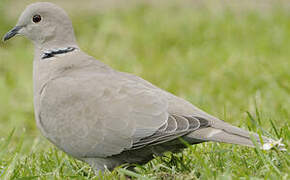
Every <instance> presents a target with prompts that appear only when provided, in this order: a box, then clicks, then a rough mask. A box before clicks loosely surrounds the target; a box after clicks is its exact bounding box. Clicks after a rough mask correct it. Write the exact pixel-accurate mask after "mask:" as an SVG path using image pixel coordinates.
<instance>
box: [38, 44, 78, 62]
mask: <svg viewBox="0 0 290 180" xmlns="http://www.w3.org/2000/svg"><path fill="white" fill-rule="evenodd" d="M70 49H72V50H75V49H79V47H78V45H76V43H65V44H58V45H54V44H49V45H47V46H41V47H39V46H37V45H35V48H34V56H35V60H37V59H39V58H43V56H44V55H45V54H47V53H52V54H53V53H55V54H60V52H62V51H63V53H65V52H71V51H70Z"/></svg>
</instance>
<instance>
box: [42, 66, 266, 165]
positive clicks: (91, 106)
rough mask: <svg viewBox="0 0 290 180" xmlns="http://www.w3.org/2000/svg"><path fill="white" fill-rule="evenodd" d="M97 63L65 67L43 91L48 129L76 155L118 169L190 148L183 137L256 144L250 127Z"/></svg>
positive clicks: (49, 134)
mask: <svg viewBox="0 0 290 180" xmlns="http://www.w3.org/2000/svg"><path fill="white" fill-rule="evenodd" d="M91 63H92V64H90V63H89V65H87V64H86V65H85V66H84V67H81V68H80V67H78V68H76V69H73V68H72V69H71V68H68V69H66V71H61V73H63V75H57V76H56V78H52V80H50V81H47V82H46V83H45V85H44V86H43V87H42V88H41V91H40V92H41V94H40V109H39V111H40V112H39V123H38V124H39V125H40V126H41V127H40V128H41V129H42V130H43V134H44V135H45V136H46V137H47V138H48V139H50V140H51V141H52V142H53V143H54V144H56V145H57V146H58V147H59V148H61V149H62V150H64V151H65V152H67V153H69V154H71V155H73V156H74V157H77V158H79V159H81V160H84V161H86V162H88V163H89V164H91V165H92V166H94V167H96V168H98V169H102V168H104V165H106V167H107V168H109V169H112V168H114V167H115V166H117V165H120V164H123V163H145V162H147V161H149V160H150V159H152V157H153V156H152V155H153V154H157V155H160V154H162V153H163V152H165V151H173V152H176V151H178V150H180V149H182V148H184V147H185V145H184V144H183V143H182V142H181V141H180V140H179V138H180V137H181V138H183V139H184V140H186V141H187V142H188V143H190V144H196V143H200V142H205V141H211V140H212V141H217V142H228V143H234V144H241V145H246V146H253V143H252V141H251V140H250V135H249V133H248V132H247V131H245V130H242V129H240V128H237V127H234V126H231V125H229V124H227V123H225V122H224V121H221V120H219V119H217V118H215V117H213V116H210V115H208V114H207V113H205V112H203V111H201V110H200V109H198V108H196V107H195V106H193V105H192V104H190V103H188V102H187V101H185V100H183V99H181V98H178V97H176V96H174V95H172V94H170V93H168V92H165V91H163V90H161V89H159V88H157V87H155V86H154V85H152V84H150V83H149V82H147V81H145V80H143V79H141V78H138V77H136V76H133V75H130V74H126V73H122V72H117V71H113V70H110V69H107V68H108V67H107V66H103V67H102V70H97V68H94V66H96V65H97V66H96V67H99V62H97V61H92V62H91ZM84 72H85V73H86V76H83V73H84ZM59 77H60V78H59ZM112 81H113V82H112ZM78 87H82V88H81V89H80V88H78ZM254 136H255V137H256V140H257V141H258V142H260V139H259V137H258V135H254ZM264 140H265V141H266V142H267V141H268V139H267V138H265V139H264Z"/></svg>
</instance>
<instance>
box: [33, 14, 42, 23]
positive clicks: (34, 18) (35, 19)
mask: <svg viewBox="0 0 290 180" xmlns="http://www.w3.org/2000/svg"><path fill="white" fill-rule="evenodd" d="M32 21H33V22H34V23H39V22H40V21H41V16H40V15H38V14H37V15H34V16H33V18H32Z"/></svg>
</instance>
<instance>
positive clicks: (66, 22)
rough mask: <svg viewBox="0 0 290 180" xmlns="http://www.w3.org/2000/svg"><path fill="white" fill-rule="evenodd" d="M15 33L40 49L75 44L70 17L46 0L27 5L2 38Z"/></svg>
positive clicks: (7, 37) (6, 38) (9, 36)
mask: <svg viewBox="0 0 290 180" xmlns="http://www.w3.org/2000/svg"><path fill="white" fill-rule="evenodd" d="M17 34H19V35H23V36H25V37H27V38H28V39H30V40H31V41H32V42H33V43H34V45H35V47H36V48H38V49H40V50H45V49H53V48H54V49H55V48H63V47H76V46H77V45H76V44H77V43H76V40H75V35H74V30H73V26H72V22H71V20H70V18H69V17H68V15H67V14H66V12H65V11H64V10H63V9H62V8H60V7H58V6H56V5H54V4H52V3H48V2H40V3H34V4H31V5H29V6H27V8H26V9H25V10H24V11H23V13H22V14H21V16H20V18H19V20H18V23H17V24H16V26H15V27H14V28H13V29H12V30H11V31H9V32H8V33H7V34H6V35H5V36H4V38H3V40H4V41H6V40H8V39H10V38H12V37H13V36H15V35H17Z"/></svg>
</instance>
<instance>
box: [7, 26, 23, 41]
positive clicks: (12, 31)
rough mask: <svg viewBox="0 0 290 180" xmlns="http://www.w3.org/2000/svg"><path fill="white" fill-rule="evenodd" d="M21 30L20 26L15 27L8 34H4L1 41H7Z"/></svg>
mask: <svg viewBox="0 0 290 180" xmlns="http://www.w3.org/2000/svg"><path fill="white" fill-rule="evenodd" d="M21 28H22V26H15V27H14V28H13V29H11V30H10V31H9V32H8V33H6V34H5V36H4V37H3V41H7V40H9V39H11V38H12V37H14V36H15V35H17V34H18V32H19V30H20V29H21Z"/></svg>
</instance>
